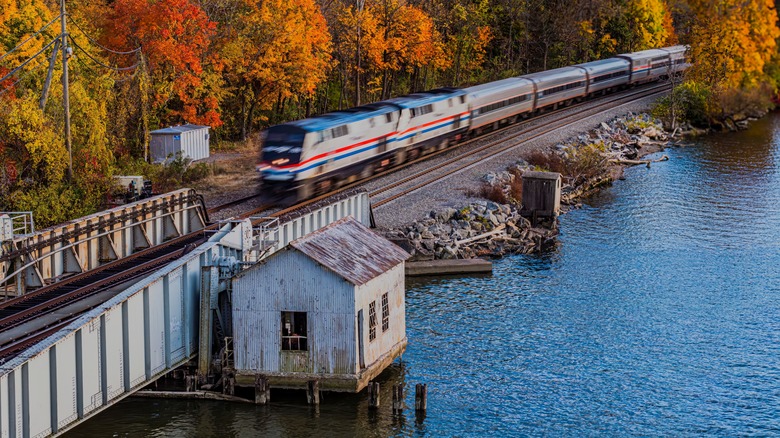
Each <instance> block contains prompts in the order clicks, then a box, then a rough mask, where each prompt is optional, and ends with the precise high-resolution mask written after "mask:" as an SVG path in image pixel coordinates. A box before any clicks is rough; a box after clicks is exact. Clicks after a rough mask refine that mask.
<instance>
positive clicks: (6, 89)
mask: <svg viewBox="0 0 780 438" xmlns="http://www.w3.org/2000/svg"><path fill="white" fill-rule="evenodd" d="M42 65H44V64H38V65H36V66H34V67H33V68H31V69H30V70H28V71H26V72H24V73H22V74H21V75H19V77H18V78H17V79H16V81H14V82H13V83H12V84H10V85H8V86H7V87H5V88H4V89H2V90H0V96H2V95H3V94H5V93H7V92H9V91H11V90H13V89H14V87H15V86H16V85H17V84H18V83H19V82H22V80H23V79H24V78H26V77H27V76H28V75H30V73H32V72H33V71H35V69H37V68H39V67H40V66H42ZM0 82H2V81H0Z"/></svg>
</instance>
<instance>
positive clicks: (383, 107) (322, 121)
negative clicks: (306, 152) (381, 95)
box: [271, 102, 398, 132]
mask: <svg viewBox="0 0 780 438" xmlns="http://www.w3.org/2000/svg"><path fill="white" fill-rule="evenodd" d="M395 111H398V107H397V106H394V105H390V104H387V103H382V102H379V103H371V104H368V105H363V106H359V107H355V108H349V109H345V110H341V111H334V112H332V113H325V114H322V115H319V116H314V117H309V118H308V119H302V120H295V121H292V122H287V123H283V124H281V125H277V126H294V127H297V128H300V129H303V130H304V131H308V132H317V131H322V130H325V129H329V128H333V127H335V126H340V125H344V124H348V123H355V122H359V121H361V120H366V119H370V118H372V117H376V116H381V115H384V114H387V113H392V112H395ZM271 128H273V126H272V127H271Z"/></svg>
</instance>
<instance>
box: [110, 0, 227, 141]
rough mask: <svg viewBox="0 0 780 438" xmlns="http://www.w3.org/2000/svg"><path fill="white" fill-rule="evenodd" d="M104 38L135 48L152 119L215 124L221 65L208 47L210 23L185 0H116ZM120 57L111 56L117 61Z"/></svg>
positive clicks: (117, 45) (112, 44)
mask: <svg viewBox="0 0 780 438" xmlns="http://www.w3.org/2000/svg"><path fill="white" fill-rule="evenodd" d="M108 26H109V27H110V29H109V31H107V32H106V33H105V36H104V41H105V42H106V45H108V46H110V47H115V48H120V49H122V50H125V51H129V50H132V49H134V48H136V47H139V46H140V47H141V49H142V50H141V51H142V53H143V55H144V56H145V59H146V62H147V64H146V65H147V67H148V72H149V77H150V81H151V83H150V84H149V85H150V87H151V90H150V94H151V96H152V101H151V104H152V109H153V111H154V116H155V118H156V122H157V123H158V124H170V123H175V122H190V123H200V124H208V125H211V126H214V127H217V126H220V124H221V118H220V115H219V97H218V93H219V87H220V76H219V71H220V70H221V64H220V59H219V56H218V54H216V53H213V52H211V51H209V48H210V45H211V38H212V37H213V36H214V35H215V33H216V27H217V25H216V23H214V22H213V21H211V20H209V18H208V16H207V15H206V13H205V12H204V11H203V9H201V8H200V6H198V4H196V3H194V2H192V1H190V0H116V1H115V2H114V3H113V5H112V10H111V14H110V16H109V17H108ZM123 61H125V60H124V59H119V60H117V64H119V63H121V62H123Z"/></svg>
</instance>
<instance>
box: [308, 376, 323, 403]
mask: <svg viewBox="0 0 780 438" xmlns="http://www.w3.org/2000/svg"><path fill="white" fill-rule="evenodd" d="M306 399H307V400H308V401H309V404H310V405H319V404H320V382H319V380H309V382H308V383H307V385H306Z"/></svg>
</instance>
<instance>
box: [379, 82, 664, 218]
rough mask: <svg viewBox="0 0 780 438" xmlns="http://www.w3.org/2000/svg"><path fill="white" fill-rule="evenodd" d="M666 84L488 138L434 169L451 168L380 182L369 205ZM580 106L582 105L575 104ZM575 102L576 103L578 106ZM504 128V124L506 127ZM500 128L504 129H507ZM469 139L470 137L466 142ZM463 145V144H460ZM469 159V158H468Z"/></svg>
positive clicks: (440, 178)
mask: <svg viewBox="0 0 780 438" xmlns="http://www.w3.org/2000/svg"><path fill="white" fill-rule="evenodd" d="M668 89H669V87H668V86H667V85H659V86H655V87H652V88H645V89H641V90H637V91H635V92H633V93H630V94H627V95H626V94H624V95H621V96H615V97H614V98H612V99H608V100H605V101H601V102H599V103H598V104H596V105H594V106H587V107H586V108H585V109H584V110H583V111H581V112H576V113H572V114H568V115H565V116H561V117H559V118H557V119H553V120H551V121H550V122H549V123H545V124H544V125H539V126H535V127H529V128H526V129H523V130H521V131H518V132H516V133H513V134H512V135H511V136H509V137H508V138H502V139H499V140H495V141H492V142H490V143H488V144H485V145H483V146H479V147H477V148H474V149H472V150H469V151H468V152H465V153H462V154H458V155H457V156H454V157H452V158H449V159H447V160H445V161H443V162H441V163H437V164H436V168H437V170H441V169H443V168H446V167H449V166H452V167H451V168H449V169H447V170H446V171H443V172H442V171H437V170H431V169H426V170H422V171H420V172H417V173H415V174H413V175H410V176H408V177H405V178H402V179H400V180H398V181H395V182H393V183H390V184H387V185H384V186H383V187H381V188H379V189H376V190H374V191H372V192H371V193H370V196H371V198H372V203H371V205H372V206H373V207H380V206H382V205H385V204H387V203H389V202H392V201H394V200H396V199H398V198H401V197H403V196H405V195H408V194H409V193H411V192H414V191H417V190H419V189H421V188H423V187H425V186H428V185H431V184H433V183H436V182H438V181H440V180H442V179H443V178H445V177H447V176H449V175H452V174H455V173H458V172H461V171H463V170H466V169H468V168H470V167H473V166H475V165H477V164H480V163H482V162H485V161H487V160H490V159H492V158H494V157H495V156H497V155H499V154H502V153H505V152H507V151H509V150H512V149H515V148H517V147H519V146H521V145H522V144H523V143H526V142H528V141H531V140H534V139H536V138H538V137H541V136H543V135H545V134H548V133H550V132H552V131H555V130H557V129H560V128H562V127H564V126H566V125H568V124H569V123H571V121H572V120H575V119H580V118H582V117H583V114H582V113H593V114H588V116H592V115H595V114H598V113H599V111H600V110H602V109H603V108H606V109H605V110H603V111H606V110H608V109H611V108H612V107H614V106H617V105H621V104H623V103H626V102H630V101H632V100H635V99H641V98H644V97H649V96H652V95H655V94H660V93H663V92H666V91H668ZM579 105H582V104H579ZM579 105H577V106H579ZM575 107H576V106H570V107H569V108H575ZM507 128H508V127H507ZM507 128H504V129H507ZM501 131H503V130H499V131H494V132H496V133H498V132H501ZM480 139H484V137H480ZM471 141H473V140H470V142H471ZM463 144H466V143H463ZM443 152H445V151H439V152H437V153H436V155H438V154H440V153H443ZM482 152H486V153H485V154H484V156H479V154H480V153H482ZM432 156H434V155H433V154H431V155H427V156H426V158H430V157H432ZM469 158H473V159H471V160H469ZM416 180H422V181H420V182H418V183H415V184H413V185H411V186H410V187H406V188H404V189H403V190H401V191H400V192H398V193H395V194H393V195H391V196H388V197H386V198H383V199H380V200H376V197H377V196H379V195H381V194H383V193H385V192H388V191H390V190H392V189H396V188H399V187H402V186H404V185H406V184H408V183H410V182H413V181H416Z"/></svg>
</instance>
